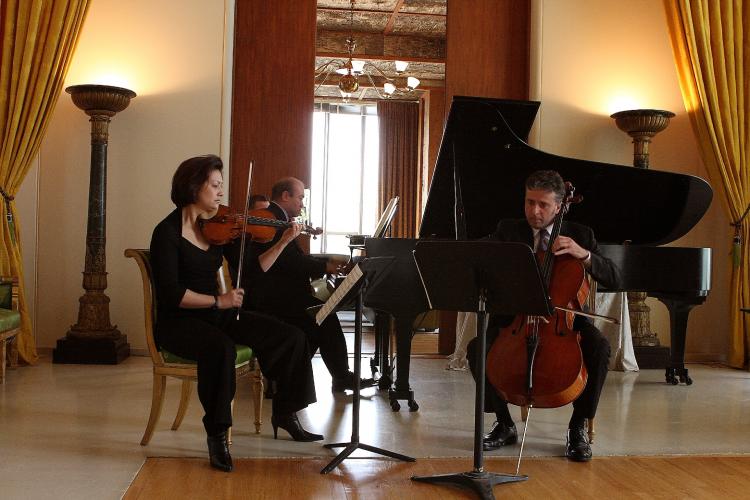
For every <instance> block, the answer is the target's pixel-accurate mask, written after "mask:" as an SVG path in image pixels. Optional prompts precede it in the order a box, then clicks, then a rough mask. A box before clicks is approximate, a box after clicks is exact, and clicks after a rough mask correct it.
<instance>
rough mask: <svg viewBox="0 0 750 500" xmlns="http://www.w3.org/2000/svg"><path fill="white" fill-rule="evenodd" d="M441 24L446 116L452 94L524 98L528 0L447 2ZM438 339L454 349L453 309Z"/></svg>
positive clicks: (526, 92)
mask: <svg viewBox="0 0 750 500" xmlns="http://www.w3.org/2000/svg"><path fill="white" fill-rule="evenodd" d="M446 22H447V31H446V33H447V42H446V62H445V113H446V115H447V113H448V110H449V109H450V103H451V100H452V99H453V96H454V95H464V96H478V97H496V98H502V99H528V98H529V64H530V63H529V53H530V49H529V47H530V43H529V34H530V26H531V2H530V1H529V0H450V1H449V2H448V11H447V21H446ZM430 174H431V172H430ZM487 189H492V186H488V187H487ZM439 343H440V352H441V353H442V354H447V353H450V352H453V348H454V346H455V343H456V313H454V312H449V313H445V312H444V313H442V314H441V318H440V341H439Z"/></svg>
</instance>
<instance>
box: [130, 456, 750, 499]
mask: <svg viewBox="0 0 750 500" xmlns="http://www.w3.org/2000/svg"><path fill="white" fill-rule="evenodd" d="M328 461H329V460H328V459H321V458H315V459H247V458H246V459H236V460H235V470H234V472H232V473H229V474H227V473H223V472H219V471H215V470H213V469H211V468H210V467H209V465H208V460H207V459H205V458H194V459H191V458H149V459H147V460H146V463H145V465H144V466H143V468H142V469H141V470H140V472H139V473H138V476H137V477H136V479H135V481H134V482H133V484H132V485H131V486H130V488H129V489H128V491H127V492H126V493H125V496H124V497H123V498H124V499H125V500H135V499H157V498H158V499H168V498H225V499H231V498H259V499H262V498H269V499H271V498H274V499H275V498H297V499H305V498H347V499H356V498H362V499H365V498H366V499H390V498H393V499H403V498H408V499H409V500H420V499H427V500H434V499H436V498H477V497H476V495H475V494H474V493H472V492H470V491H469V490H464V489H460V488H457V487H452V486H438V485H431V484H423V483H416V482H414V481H411V480H410V477H411V476H412V475H432V474H444V473H452V472H465V471H468V470H470V469H471V466H472V462H471V459H467V458H460V459H419V460H418V461H417V462H416V463H403V462H396V461H393V460H390V459H380V458H373V459H370V458H354V459H347V460H346V461H345V462H344V463H343V464H341V465H340V466H339V467H338V468H337V469H336V470H334V471H333V472H332V473H331V474H328V475H321V474H320V469H322V468H323V467H324V466H325V465H326V464H327V463H328ZM485 470H489V471H493V472H505V473H511V472H513V471H514V470H515V461H514V460H512V459H508V458H503V459H494V458H490V459H487V460H485ZM521 473H522V474H526V475H528V476H529V479H528V481H524V482H518V483H510V484H503V485H498V486H496V487H495V489H494V492H495V495H496V496H497V497H501V496H502V497H506V498H528V499H539V498H544V499H547V500H549V499H558V498H559V499H570V498H575V499H587V498H590V499H601V498H607V497H608V498H610V499H612V498H648V499H673V498H681V499H710V498H722V499H734V498H737V499H739V498H747V497H748V491H750V457H749V456H662V457H597V458H595V459H594V460H592V461H591V462H589V463H585V464H580V463H573V462H569V461H567V460H565V459H562V458H533V459H529V460H525V461H524V462H523V463H522V466H521Z"/></svg>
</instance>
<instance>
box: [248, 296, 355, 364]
mask: <svg viewBox="0 0 750 500" xmlns="http://www.w3.org/2000/svg"><path fill="white" fill-rule="evenodd" d="M321 304H322V302H321V301H320V300H318V299H316V298H315V297H313V296H312V295H310V296H309V297H306V298H305V299H304V302H300V301H297V302H296V303H295V304H293V305H290V306H289V307H287V308H273V309H267V310H264V311H263V312H265V313H266V314H269V315H271V316H273V317H275V318H278V319H280V320H281V321H283V322H285V323H289V324H290V325H294V326H296V327H297V328H299V329H301V330H302V331H303V332H305V334H306V335H307V342H308V344H309V349H310V357H313V356H314V355H315V353H316V352H317V351H318V349H320V357H321V358H322V359H323V363H325V365H326V368H328V372H329V373H330V374H331V376H332V377H333V378H344V377H346V376H348V374H349V357H348V354H347V348H346V339H345V338H344V332H343V331H342V330H341V323H339V319H338V318H337V317H336V315H335V314H330V315H329V316H328V317H327V318H326V319H325V321H323V324H322V325H318V324H317V323H316V322H315V318H313V317H312V316H311V315H310V314H309V313H308V312H307V308H308V307H314V306H319V305H321Z"/></svg>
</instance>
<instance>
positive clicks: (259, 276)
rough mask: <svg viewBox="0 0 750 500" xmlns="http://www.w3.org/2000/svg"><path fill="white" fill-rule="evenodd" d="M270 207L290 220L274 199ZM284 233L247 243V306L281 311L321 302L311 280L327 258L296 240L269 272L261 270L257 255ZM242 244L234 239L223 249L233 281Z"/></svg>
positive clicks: (244, 279) (244, 280)
mask: <svg viewBox="0 0 750 500" xmlns="http://www.w3.org/2000/svg"><path fill="white" fill-rule="evenodd" d="M268 210H270V211H271V212H273V214H274V216H275V217H276V218H277V219H279V220H283V221H286V220H287V215H286V213H285V212H284V210H283V209H282V208H281V207H280V206H279V205H277V204H276V203H274V202H271V205H270V206H269V207H268ZM281 234H282V231H278V232H277V233H276V236H275V237H274V239H273V240H271V241H270V242H268V243H258V242H254V241H253V242H248V243H249V244H248V243H246V244H247V249H246V251H245V264H244V268H243V271H242V273H243V274H242V288H244V289H245V304H246V307H249V308H250V309H254V310H257V311H265V312H269V313H276V314H281V313H284V312H287V311H299V310H300V309H304V308H307V307H310V306H312V305H315V304H316V303H320V301H318V300H317V299H315V298H314V297H313V296H312V293H311V289H310V279H314V278H319V277H321V276H323V274H325V271H326V261H325V260H322V259H318V258H315V257H311V256H310V255H307V254H305V253H304V252H303V251H302V249H301V248H300V246H299V245H298V244H297V241H296V240H295V241H292V242H291V243H289V244H288V245H287V246H286V247H285V248H284V250H283V251H282V252H281V254H280V255H279V257H278V259H276V262H274V264H273V265H272V266H271V268H270V269H269V270H268V271H266V272H263V271H262V270H261V269H260V266H259V265H258V257H259V256H260V255H261V254H263V253H264V252H265V251H266V250H268V249H269V248H271V247H272V246H273V245H274V244H275V243H276V242H277V241H279V239H280V238H281ZM239 247H240V243H239V241H235V242H233V243H232V244H231V245H230V247H229V248H227V249H226V250H225V252H224V253H225V255H226V256H227V261H228V262H229V265H230V270H231V272H232V279H233V280H234V281H236V278H237V262H239Z"/></svg>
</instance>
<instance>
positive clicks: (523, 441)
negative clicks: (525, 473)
mask: <svg viewBox="0 0 750 500" xmlns="http://www.w3.org/2000/svg"><path fill="white" fill-rule="evenodd" d="M533 407H534V405H529V406H528V408H527V410H526V421H525V422H524V423H523V437H521V451H519V452H518V463H516V476H517V475H518V471H519V470H521V457H522V456H523V445H524V444H525V443H526V429H528V428H529V418H530V417H531V409H532V408H533Z"/></svg>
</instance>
